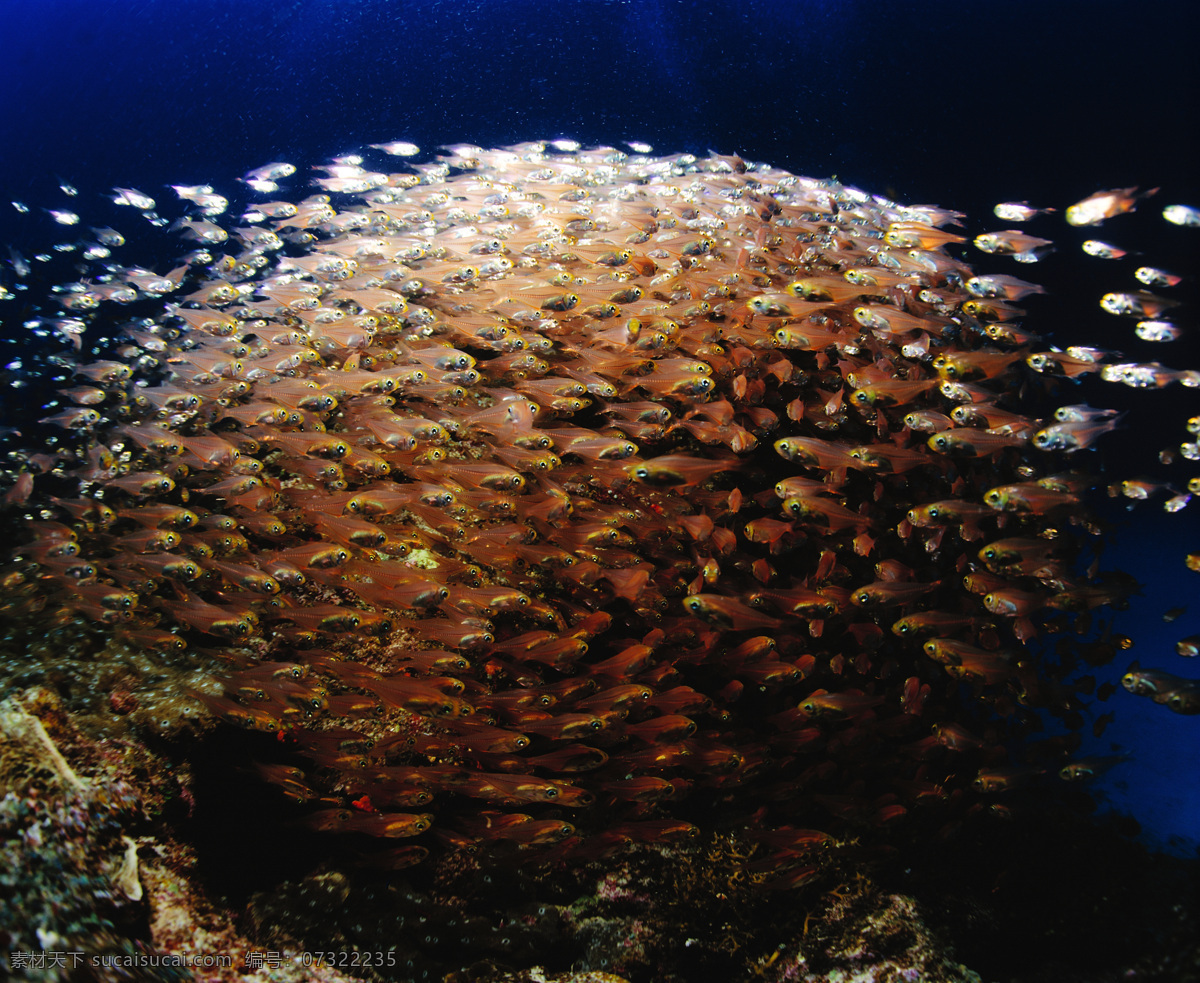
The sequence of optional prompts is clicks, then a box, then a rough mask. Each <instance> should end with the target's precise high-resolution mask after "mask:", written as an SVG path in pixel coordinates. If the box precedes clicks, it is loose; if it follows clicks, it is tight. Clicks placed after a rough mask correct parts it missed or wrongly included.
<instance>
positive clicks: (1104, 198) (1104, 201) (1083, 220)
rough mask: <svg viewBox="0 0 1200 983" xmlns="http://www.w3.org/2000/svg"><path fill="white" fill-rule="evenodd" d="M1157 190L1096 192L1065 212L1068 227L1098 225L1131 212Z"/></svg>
mask: <svg viewBox="0 0 1200 983" xmlns="http://www.w3.org/2000/svg"><path fill="white" fill-rule="evenodd" d="M1158 190H1159V189H1158V188H1151V189H1150V190H1149V191H1141V192H1139V191H1138V189H1137V188H1136V187H1134V188H1114V189H1113V190H1112V191H1096V192H1094V193H1093V194H1090V195H1088V196H1087V197H1086V198H1084V199H1083V200H1082V201H1077V202H1076V203H1075V204H1074V205H1071V206H1070V207H1069V208H1068V209H1067V211H1066V217H1067V224H1068V225H1075V226H1081V225H1099V224H1100V223H1101V222H1103V221H1104V220H1105V219H1110V218H1112V217H1113V216H1114V215H1122V214H1124V213H1125V212H1131V211H1133V210H1134V208H1136V207H1137V203H1138V201H1139V200H1140V199H1142V198H1149V197H1150V196H1151V195H1154V194H1157V193H1158Z"/></svg>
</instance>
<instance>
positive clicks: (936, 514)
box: [909, 505, 942, 519]
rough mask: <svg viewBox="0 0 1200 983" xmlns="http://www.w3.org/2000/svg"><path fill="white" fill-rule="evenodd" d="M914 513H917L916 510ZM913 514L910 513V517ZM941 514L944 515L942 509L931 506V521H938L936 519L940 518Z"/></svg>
mask: <svg viewBox="0 0 1200 983" xmlns="http://www.w3.org/2000/svg"><path fill="white" fill-rule="evenodd" d="M914 511H915V510H914ZM912 514H913V513H912V512H910V513H909V515H912ZM941 514H942V510H941V509H939V508H938V507H937V506H936V505H931V506H929V518H931V519H936V518H938V517H939V516H940V515H941Z"/></svg>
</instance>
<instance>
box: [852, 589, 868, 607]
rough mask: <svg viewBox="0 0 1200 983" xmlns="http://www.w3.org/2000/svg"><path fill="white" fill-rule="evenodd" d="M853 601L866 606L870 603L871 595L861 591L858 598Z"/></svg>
mask: <svg viewBox="0 0 1200 983" xmlns="http://www.w3.org/2000/svg"><path fill="white" fill-rule="evenodd" d="M855 600H856V601H858V603H859V604H868V603H870V601H871V595H870V594H868V593H867V592H866V591H862V592H861V593H860V594H859V595H858V597H856V598H855Z"/></svg>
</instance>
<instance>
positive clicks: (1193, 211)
mask: <svg viewBox="0 0 1200 983" xmlns="http://www.w3.org/2000/svg"><path fill="white" fill-rule="evenodd" d="M1163 218H1165V219H1166V220H1167V221H1168V222H1170V223H1171V224H1172V225H1190V226H1200V208H1193V207H1192V206H1191V205H1168V206H1167V207H1166V208H1164V209H1163Z"/></svg>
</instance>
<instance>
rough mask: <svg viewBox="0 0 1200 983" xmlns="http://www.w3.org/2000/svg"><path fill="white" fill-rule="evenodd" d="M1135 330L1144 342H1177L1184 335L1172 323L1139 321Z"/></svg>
mask: <svg viewBox="0 0 1200 983" xmlns="http://www.w3.org/2000/svg"><path fill="white" fill-rule="evenodd" d="M1133 330H1134V334H1136V335H1137V336H1138V337H1139V338H1141V339H1142V341H1175V340H1176V339H1177V338H1178V337H1179V336H1180V335H1181V334H1182V333H1183V332H1182V331H1181V330H1180V329H1179V327H1178V325H1175V324H1172V323H1171V322H1170V321H1138V323H1137V326H1136V327H1135V328H1134V329H1133Z"/></svg>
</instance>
